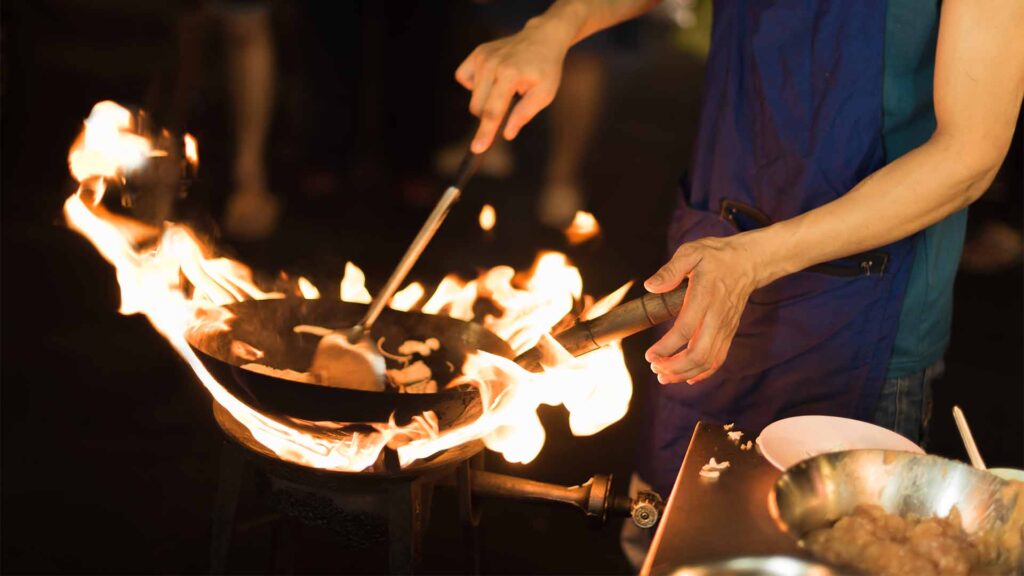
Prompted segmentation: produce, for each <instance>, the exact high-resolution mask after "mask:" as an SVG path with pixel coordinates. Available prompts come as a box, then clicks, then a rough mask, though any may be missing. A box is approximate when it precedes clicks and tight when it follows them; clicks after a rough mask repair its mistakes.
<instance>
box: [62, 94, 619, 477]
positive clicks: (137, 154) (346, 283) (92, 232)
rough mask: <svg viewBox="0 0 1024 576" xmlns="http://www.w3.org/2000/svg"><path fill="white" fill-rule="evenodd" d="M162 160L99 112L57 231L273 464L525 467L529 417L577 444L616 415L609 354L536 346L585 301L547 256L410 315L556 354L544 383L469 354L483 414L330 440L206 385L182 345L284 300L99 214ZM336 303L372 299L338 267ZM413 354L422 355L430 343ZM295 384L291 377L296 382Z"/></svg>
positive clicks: (192, 152) (458, 285)
mask: <svg viewBox="0 0 1024 576" xmlns="http://www.w3.org/2000/svg"><path fill="white" fill-rule="evenodd" d="M183 146H184V149H185V153H186V156H187V158H188V159H189V162H190V163H192V164H195V163H197V162H198V155H197V150H198V148H197V145H196V143H195V140H194V139H191V138H186V139H185V142H184V143H183ZM166 154H167V151H164V150H157V149H153V147H152V143H151V141H150V140H149V139H147V138H146V137H144V136H143V135H139V134H138V133H137V130H136V125H135V122H134V119H133V117H132V115H131V113H130V112H129V111H128V110H126V109H124V108H122V107H120V106H118V105H117V104H115V103H113V102H101V103H100V104H97V105H96V107H95V108H94V109H93V112H92V114H91V115H90V117H89V119H88V120H86V122H85V129H84V131H83V134H82V135H81V136H80V137H79V138H78V139H77V140H76V141H75V143H74V145H73V146H72V149H71V152H70V155H69V164H70V166H71V171H72V173H73V174H74V176H75V178H76V179H77V180H78V181H79V188H78V190H77V191H76V192H75V193H74V194H73V195H72V196H70V197H69V198H68V199H67V201H66V202H65V205H64V210H65V216H66V218H67V221H68V223H69V225H70V226H71V227H73V228H74V229H76V230H77V231H79V232H81V233H82V234H83V235H85V236H86V237H87V238H88V239H89V240H90V241H91V242H92V243H93V244H94V245H95V246H96V248H97V250H98V251H99V252H100V253H101V254H102V255H103V256H104V258H106V259H107V260H108V261H109V262H110V263H111V264H112V265H113V266H114V267H115V269H116V272H117V278H118V282H119V284H120V286H121V298H122V303H121V312H122V313H123V314H135V313H142V314H144V315H145V316H146V317H147V318H148V319H149V320H150V322H151V323H152V324H153V326H154V328H156V330H157V331H158V332H160V334H161V335H163V336H164V337H165V338H166V339H167V340H168V342H169V344H170V345H171V346H172V347H173V348H174V349H175V350H176V351H177V352H178V354H179V355H181V357H182V358H183V359H184V360H185V361H186V362H187V363H188V364H189V365H190V367H191V368H192V369H193V370H194V371H195V373H196V376H197V377H198V379H199V380H200V382H201V383H202V384H203V386H204V387H205V388H206V389H207V391H208V392H209V393H210V395H211V396H212V397H213V398H214V400H215V401H216V402H217V403H218V404H220V406H222V407H223V408H224V409H226V410H227V411H228V412H229V413H230V414H231V415H232V417H233V418H235V419H236V420H237V421H238V422H240V423H241V424H242V425H243V426H245V427H246V428H247V429H248V430H249V431H250V432H251V433H252V436H253V437H254V438H255V439H256V441H258V442H259V443H260V444H262V445H264V446H266V447H267V448H268V449H270V450H271V451H273V452H274V453H275V454H276V455H277V456H278V457H280V458H282V459H285V460H288V461H291V462H295V463H299V464H302V465H306V466H311V467H316V468H325V469H331V470H340V471H360V470H363V469H365V468H367V467H368V466H370V465H371V464H372V463H373V462H375V461H376V460H377V458H378V455H379V453H380V451H381V450H382V449H383V448H384V447H385V446H386V445H390V446H392V447H393V448H395V449H396V450H397V452H398V456H399V462H400V463H401V464H402V465H403V466H405V465H408V464H409V463H411V462H413V461H415V460H417V459H421V458H425V457H429V456H431V455H434V454H436V453H438V452H439V451H442V450H446V449H448V448H451V447H454V446H458V445H461V444H463V443H466V442H471V441H474V440H482V441H483V442H484V444H485V445H486V446H487V447H488V448H490V449H492V450H495V451H498V452H501V453H502V454H503V455H504V457H505V458H506V459H507V460H509V461H512V462H529V461H531V460H532V459H533V458H535V457H536V456H537V454H538V453H539V451H540V449H541V447H542V446H543V444H544V437H545V434H544V429H543V427H542V426H541V424H540V421H539V419H538V417H537V414H536V410H537V407H538V406H539V405H541V404H549V405H558V404H562V405H564V406H565V407H566V408H567V409H568V410H569V412H570V419H569V424H570V427H571V429H572V431H573V433H574V434H577V435H589V434H593V433H596V432H598V431H600V430H602V429H603V428H605V427H606V426H608V425H609V424H611V423H613V422H615V421H617V420H618V419H620V418H621V417H622V416H623V415H624V414H625V412H626V410H627V409H628V406H629V400H630V398H631V396H632V382H631V380H630V377H629V373H628V371H627V370H626V367H625V363H624V361H623V358H622V351H621V348H620V346H619V345H618V343H617V342H615V343H614V344H612V345H610V346H606V347H605V348H603V349H600V350H598V351H596V352H593V353H591V354H588V355H587V356H586V357H584V358H573V357H572V356H571V355H570V354H569V353H568V352H566V351H565V350H564V349H562V350H561V352H562V353H561V354H558V353H557V349H558V348H560V346H559V345H558V343H557V342H555V341H554V339H552V338H550V336H548V334H549V333H550V331H551V330H552V329H553V328H554V327H555V326H557V325H559V323H561V322H563V321H564V319H565V318H566V317H567V316H568V315H570V314H571V313H572V312H573V310H574V309H576V308H577V303H580V302H582V301H584V296H583V285H582V280H581V277H580V274H579V270H577V269H576V268H575V267H574V266H573V265H572V264H571V263H570V262H569V261H568V258H566V256H565V255H564V254H560V253H557V252H546V253H542V254H541V255H540V256H539V257H538V258H537V261H536V262H535V264H534V266H533V268H532V269H531V270H530V271H528V272H526V273H517V272H516V271H515V270H513V269H512V268H510V267H507V266H497V267H495V268H491V269H490V270H487V271H485V272H483V273H482V274H481V275H480V276H479V277H478V278H476V279H473V280H469V281H464V280H462V279H460V278H458V277H456V276H454V275H450V276H447V277H445V278H444V279H443V280H442V281H441V282H440V284H439V285H438V287H437V289H436V290H435V292H434V293H433V294H432V295H431V296H430V297H429V298H427V299H426V301H425V302H424V303H423V304H422V305H421V306H420V308H419V311H420V312H424V313H428V314H447V315H449V316H451V317H453V318H460V319H463V320H474V319H475V320H477V321H478V322H480V323H481V324H482V325H483V326H485V327H486V328H488V329H490V330H491V331H493V332H494V333H495V334H497V335H498V336H500V337H501V338H503V339H505V340H506V341H507V342H508V343H509V344H510V345H511V347H512V349H513V350H514V351H515V352H516V353H517V354H518V353H521V352H523V351H526V350H528V349H530V348H532V347H533V346H534V345H535V344H537V343H538V342H539V341H542V340H543V341H544V342H545V345H546V346H548V347H549V348H554V349H556V353H555V354H549V355H548V356H549V358H548V361H547V362H546V363H545V365H544V367H545V372H543V373H540V374H533V373H530V372H527V371H526V370H524V369H523V368H522V367H520V366H519V365H517V364H515V363H514V362H512V361H511V360H508V359H506V358H502V357H499V356H496V355H493V354H488V353H486V352H482V351H479V352H475V353H472V354H470V355H469V356H468V357H467V359H466V361H465V363H464V365H463V366H462V367H461V376H460V377H458V378H456V380H455V383H456V384H457V385H466V386H471V387H474V388H476V389H477V390H478V391H479V394H480V398H481V408H482V411H481V415H480V416H479V417H478V418H477V419H475V420H474V421H472V422H469V423H467V424H462V425H459V426H456V427H452V428H449V429H447V430H439V429H438V419H437V417H436V415H434V414H433V413H432V412H425V413H423V414H422V415H420V416H418V417H415V418H413V419H412V421H411V422H410V423H409V424H407V425H398V424H396V422H395V420H394V418H391V419H390V420H389V421H387V422H366V423H364V424H366V427H365V428H367V429H369V430H371V431H369V432H351V433H342V432H340V431H339V430H340V429H342V428H343V427H344V426H345V425H346V424H351V423H349V422H323V423H320V422H318V423H316V424H317V425H321V424H322V426H319V427H317V426H309V425H308V424H309V423H299V422H297V421H291V422H290V421H288V419H281V418H275V417H270V416H268V415H266V414H263V413H261V412H259V411H257V410H255V409H254V408H252V407H251V406H249V405H248V404H246V403H245V402H243V401H242V400H240V399H239V398H237V397H235V396H233V395H232V394H231V393H230V392H229V391H228V390H227V389H226V388H224V386H222V385H221V383H219V382H218V381H217V380H216V378H214V376H213V375H212V374H211V373H210V372H209V371H208V370H207V369H206V368H205V366H204V365H203V364H202V362H201V361H200V360H199V358H198V357H197V355H196V352H195V351H194V350H193V349H192V348H191V347H190V346H189V344H188V341H187V340H186V337H187V336H192V337H195V336H196V335H197V334H198V335H206V334H217V333H225V332H230V331H231V330H232V327H231V326H232V322H233V320H234V316H233V315H232V313H231V312H229V311H228V310H226V309H225V308H223V307H222V306H224V305H226V304H231V303H234V302H240V301H243V300H265V299H273V298H284V297H285V295H284V294H282V293H279V292H268V291H264V290H263V289H261V288H260V287H258V286H257V285H256V283H255V282H254V280H253V278H252V274H251V272H250V270H249V269H248V268H247V267H246V266H244V265H243V264H241V263H239V262H235V261H232V260H228V259H224V258H217V257H215V256H214V255H213V254H212V251H211V250H210V249H209V248H208V247H207V246H204V245H203V244H202V243H201V242H200V241H199V240H198V238H197V237H196V235H195V234H193V233H192V232H191V230H189V228H187V227H185V226H183V225H180V224H175V223H167V224H165V225H164V227H163V229H162V230H153V231H150V232H151V235H152V237H153V241H152V242H150V243H147V244H145V245H144V247H143V245H142V243H140V242H139V241H138V234H137V233H136V232H137V229H138V228H139V227H140V226H142V225H141V224H138V223H135V222H133V221H130V220H128V219H126V218H123V217H115V216H114V215H112V214H110V213H109V212H107V211H106V210H105V209H104V207H103V206H102V200H103V195H104V192H105V190H106V188H107V185H108V183H111V182H119V181H123V180H124V179H126V178H129V177H130V176H131V174H132V172H133V171H134V170H137V169H138V168H140V167H141V166H142V165H144V164H145V162H146V161H147V159H148V158H150V157H154V156H162V155H166ZM193 158H194V160H193ZM594 227H595V229H596V221H595V222H594ZM626 289H628V287H624V289H620V290H619V291H616V292H615V293H614V294H612V295H609V296H608V297H606V298H605V299H602V300H600V301H599V302H598V303H597V304H594V305H593V306H590V307H588V310H587V312H586V313H587V315H588V317H590V318H592V317H594V316H598V315H600V314H601V313H603V312H604V311H606V310H607V309H608V308H610V307H612V306H614V305H615V304H617V303H618V302H619V301H620V300H621V299H622V297H623V296H624V295H625V291H626ZM298 291H299V292H300V293H301V294H302V295H303V297H305V298H310V299H315V298H318V297H320V290H319V289H317V287H316V286H314V285H313V283H312V282H310V281H308V280H307V279H305V278H300V279H299V280H298ZM425 296H426V292H425V290H424V288H423V286H422V285H419V284H416V283H413V284H410V285H409V286H407V287H406V288H405V289H404V290H402V291H400V292H398V293H397V294H396V295H395V297H394V298H393V299H392V302H391V307H392V308H394V309H397V310H416V307H417V305H418V304H419V302H420V301H422V300H423V299H424V297H425ZM340 298H341V300H344V301H347V302H355V303H366V302H369V301H370V299H371V298H370V292H369V291H368V290H367V288H366V286H365V275H364V274H363V272H362V270H360V269H359V268H358V267H357V266H355V265H354V264H352V263H346V266H345V273H344V276H343V279H342V281H341V286H340ZM479 298H486V299H488V300H490V301H491V302H492V303H493V304H494V308H495V309H497V310H499V311H500V312H499V313H498V314H487V315H485V316H484V317H483V318H475V312H474V303H475V302H476V301H477V299H479ZM298 328H299V327H296V329H298ZM395 344H400V343H398V342H396V343H395ZM424 345H425V346H427V347H429V343H424ZM250 348H252V347H251V346H250V347H248V348H246V347H245V346H243V345H242V344H240V345H239V350H240V351H242V352H244V356H248V357H249V358H247V362H245V368H247V369H250V370H254V371H264V372H266V371H268V370H278V369H277V368H275V367H273V366H268V365H265V364H263V363H262V362H264V361H265V359H263V358H261V357H260V354H258V352H259V351H258V350H256V349H250ZM399 353H402V351H401V350H399ZM552 358H554V359H555V360H553V361H552V360H551V359H552ZM253 360H258V362H253ZM286 377H287V376H286ZM294 379H296V380H301V379H303V378H302V377H301V375H299V376H295V377H294ZM430 382H432V380H430ZM417 383H420V381H417ZM423 384H424V385H425V386H426V383H425V382H424V383H423ZM435 386H436V384H435ZM299 424H302V425H301V426H300V425H299Z"/></svg>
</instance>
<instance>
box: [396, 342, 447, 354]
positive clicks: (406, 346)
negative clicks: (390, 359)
mask: <svg viewBox="0 0 1024 576" xmlns="http://www.w3.org/2000/svg"><path fill="white" fill-rule="evenodd" d="M440 349H441V342H440V341H439V340H438V339H437V338H427V339H426V340H424V341H423V342H420V341H419V340H406V341H405V342H402V345H401V346H399V347H398V353H399V354H401V355H403V356H411V355H412V354H419V355H420V356H424V357H426V356H430V353H431V352H436V351H437V350H440Z"/></svg>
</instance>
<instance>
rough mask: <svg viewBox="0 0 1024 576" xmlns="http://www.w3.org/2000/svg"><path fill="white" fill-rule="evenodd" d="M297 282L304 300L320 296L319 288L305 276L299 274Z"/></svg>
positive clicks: (315, 298)
mask: <svg viewBox="0 0 1024 576" xmlns="http://www.w3.org/2000/svg"><path fill="white" fill-rule="evenodd" d="M298 284H299V292H301V293H302V297H303V298H305V299H306V300H318V299H319V298H320V290H318V289H317V287H316V286H315V285H314V284H313V283H312V282H310V281H309V280H307V279H306V277H305V276H299V279H298Z"/></svg>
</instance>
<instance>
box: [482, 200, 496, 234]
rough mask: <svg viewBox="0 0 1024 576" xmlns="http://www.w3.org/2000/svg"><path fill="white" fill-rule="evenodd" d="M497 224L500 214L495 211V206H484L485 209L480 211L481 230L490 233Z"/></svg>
mask: <svg viewBox="0 0 1024 576" xmlns="http://www.w3.org/2000/svg"><path fill="white" fill-rule="evenodd" d="M497 222H498V213H497V212H495V211H494V206H491V205H490V204H484V207H483V208H481V209H480V228H482V229H483V230H484V231H485V232H488V231H490V230H491V229H493V228H494V225H495V224H496V223H497Z"/></svg>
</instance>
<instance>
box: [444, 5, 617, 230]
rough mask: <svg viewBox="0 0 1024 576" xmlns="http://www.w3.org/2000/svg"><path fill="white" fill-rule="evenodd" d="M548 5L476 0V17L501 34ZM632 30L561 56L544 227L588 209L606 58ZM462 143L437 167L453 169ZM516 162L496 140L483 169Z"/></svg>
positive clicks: (541, 212) (543, 195) (541, 209)
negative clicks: (589, 159) (589, 162)
mask: <svg viewBox="0 0 1024 576" xmlns="http://www.w3.org/2000/svg"><path fill="white" fill-rule="evenodd" d="M550 5H551V1H550V0H492V1H488V2H481V3H480V6H479V7H478V10H477V17H478V19H479V20H480V21H482V22H488V23H490V24H491V25H492V27H493V28H494V29H496V30H497V31H498V33H499V34H510V33H512V32H514V31H515V30H517V29H519V28H520V27H522V25H523V23H525V22H526V20H527V19H529V18H530V17H531V16H533V15H535V14H537V13H539V12H543V11H544V10H545V9H546V8H547V7H549V6H550ZM636 32H637V30H636V27H635V26H630V25H628V24H627V25H626V26H624V27H620V28H617V29H615V30H613V31H612V32H611V33H610V34H605V35H601V36H596V37H591V38H588V39H586V40H584V41H582V42H580V43H579V45H577V46H576V47H575V49H574V50H573V52H572V53H571V54H568V55H567V56H566V58H565V63H564V73H563V75H562V83H561V88H560V90H559V92H558V95H557V97H556V98H555V99H554V101H553V102H552V103H551V111H550V113H549V114H548V119H547V123H548V126H547V139H548V155H547V160H546V165H545V170H544V176H543V180H542V183H541V189H540V195H539V196H538V198H537V205H536V213H537V219H538V220H539V221H540V222H541V223H542V224H544V225H545V226H548V227H550V228H554V229H558V230H561V229H563V228H565V227H566V226H568V225H569V224H570V223H571V222H572V219H573V217H574V216H575V215H576V212H577V211H578V210H582V209H584V208H586V202H587V194H586V190H585V188H586V184H585V181H584V178H583V164H584V162H585V160H586V155H587V151H588V149H589V147H590V144H591V142H592V141H593V138H594V134H595V132H596V130H597V126H598V121H599V120H600V118H601V115H602V113H603V112H604V110H605V107H606V99H607V81H608V67H609V66H608V60H609V59H610V58H612V57H613V56H615V55H616V54H619V55H622V54H628V53H630V52H631V50H632V49H633V48H634V47H635V43H636V42H635V36H636ZM465 146H466V144H465V143H464V142H463V143H458V144H455V145H452V146H449V147H447V148H446V149H444V150H442V151H441V152H440V153H439V154H438V158H437V164H438V169H439V171H440V172H442V173H446V174H453V173H454V172H455V170H456V169H457V168H458V164H459V161H460V160H461V159H462V154H463V153H464V152H463V151H464V150H465ZM514 167H515V158H514V156H513V153H512V151H511V150H510V149H509V147H508V146H507V145H505V143H504V142H502V141H501V140H498V141H497V142H496V143H495V146H494V150H492V151H491V152H490V154H488V155H487V156H486V157H485V158H484V160H483V164H482V165H481V170H483V171H484V172H485V173H489V174H490V175H492V176H495V177H505V176H507V175H509V174H510V173H511V172H512V171H513V169H514Z"/></svg>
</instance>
